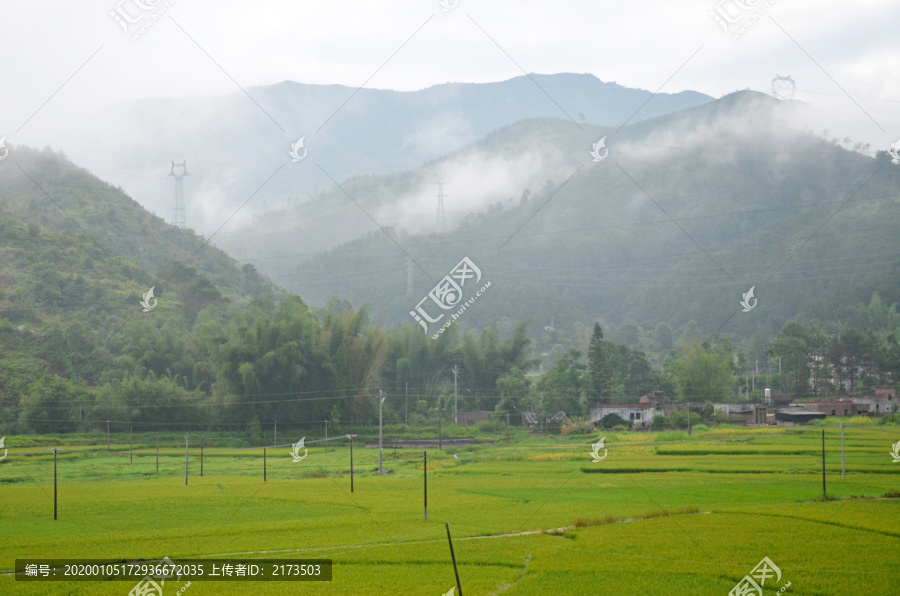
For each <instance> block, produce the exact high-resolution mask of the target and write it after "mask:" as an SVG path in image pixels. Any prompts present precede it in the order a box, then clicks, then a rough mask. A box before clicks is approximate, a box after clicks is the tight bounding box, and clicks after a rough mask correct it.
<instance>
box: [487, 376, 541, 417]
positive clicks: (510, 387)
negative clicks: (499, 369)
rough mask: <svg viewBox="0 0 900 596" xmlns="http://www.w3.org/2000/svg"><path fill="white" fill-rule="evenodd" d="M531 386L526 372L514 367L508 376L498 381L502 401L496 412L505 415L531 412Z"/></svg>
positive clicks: (495, 409)
mask: <svg viewBox="0 0 900 596" xmlns="http://www.w3.org/2000/svg"><path fill="white" fill-rule="evenodd" d="M531 385H532V382H531V379H529V378H528V377H527V376H525V371H523V370H522V369H520V368H518V367H513V368H512V370H510V371H509V372H508V373H507V374H506V375H504V376H502V377H500V378H499V379H497V389H499V390H500V401H499V402H497V407H496V408H494V411H495V412H496V413H498V414H503V415H505V414H512V413H515V412H522V411H526V410H531V409H532V404H531V399H530V394H531Z"/></svg>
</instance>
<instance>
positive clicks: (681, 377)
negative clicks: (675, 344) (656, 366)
mask: <svg viewBox="0 0 900 596" xmlns="http://www.w3.org/2000/svg"><path fill="white" fill-rule="evenodd" d="M730 367H731V357H730V355H726V354H722V353H719V352H717V351H714V350H713V349H711V348H710V346H708V345H707V344H705V343H704V344H703V345H701V346H696V345H684V344H683V343H682V350H681V351H674V350H673V353H671V354H670V355H669V357H668V358H667V362H666V369H667V371H668V372H669V373H670V374H671V375H672V377H673V378H674V379H675V385H676V389H677V392H678V396H679V398H680V399H681V400H682V401H692V402H693V401H716V400H720V399H721V398H722V397H723V396H724V395H725V394H726V393H728V392H729V391H730V389H731V386H732V384H733V383H734V377H733V376H732V374H731V372H730Z"/></svg>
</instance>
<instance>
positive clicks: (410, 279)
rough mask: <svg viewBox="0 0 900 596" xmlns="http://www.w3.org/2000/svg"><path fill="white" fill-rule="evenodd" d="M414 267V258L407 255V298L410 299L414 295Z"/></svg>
mask: <svg viewBox="0 0 900 596" xmlns="http://www.w3.org/2000/svg"><path fill="white" fill-rule="evenodd" d="M413 291H414V288H413V267H412V259H411V258H410V257H406V298H407V299H409V298H410V297H411V296H412V295H413Z"/></svg>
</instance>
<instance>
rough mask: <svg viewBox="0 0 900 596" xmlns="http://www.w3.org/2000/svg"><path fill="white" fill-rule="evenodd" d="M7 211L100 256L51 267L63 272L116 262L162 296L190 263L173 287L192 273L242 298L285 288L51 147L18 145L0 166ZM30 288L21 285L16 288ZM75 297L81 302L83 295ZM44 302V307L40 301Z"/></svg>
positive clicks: (0, 210) (2, 210)
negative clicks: (169, 281) (75, 264)
mask: <svg viewBox="0 0 900 596" xmlns="http://www.w3.org/2000/svg"><path fill="white" fill-rule="evenodd" d="M0 214H2V215H3V216H4V217H5V218H7V219H8V220H9V221H12V222H15V223H16V225H19V226H25V227H27V228H28V229H29V230H33V235H39V234H44V235H47V236H48V237H51V236H52V237H53V238H59V239H62V240H60V242H61V243H63V244H64V243H65V242H69V243H71V244H72V245H73V246H78V247H80V248H78V249H77V251H76V252H85V250H86V249H85V248H84V247H87V246H90V247H91V248H90V253H91V255H92V256H91V258H89V259H87V262H86V263H83V264H82V265H83V266H84V267H85V270H83V271H77V272H76V271H70V270H67V269H65V268H64V265H63V264H62V263H56V262H54V261H53V260H50V261H48V263H47V264H46V265H47V266H48V267H50V268H60V271H59V272H58V273H59V274H61V275H71V274H75V273H77V274H79V275H82V276H86V277H87V278H89V277H90V275H91V274H90V271H91V267H92V265H91V264H90V262H91V261H93V260H96V259H104V260H108V261H114V262H115V263H116V267H121V268H122V269H123V270H124V271H126V277H128V276H130V279H131V280H132V282H134V283H139V284H140V286H139V287H140V288H142V289H141V291H142V292H144V291H146V290H147V289H149V287H150V286H152V285H156V286H157V290H156V295H157V296H160V295H161V294H162V293H163V292H165V291H166V290H167V288H166V287H165V283H164V282H165V280H166V279H168V278H169V277H171V276H172V275H173V274H175V273H176V270H178V269H179V268H180V267H181V265H183V264H186V267H183V268H182V270H181V272H180V273H179V274H178V275H176V276H175V277H174V278H173V284H177V283H178V281H179V280H180V279H181V278H182V277H185V276H187V277H186V278H193V277H195V276H197V275H198V274H200V275H204V276H206V278H208V280H209V282H211V283H212V284H213V285H214V286H215V287H216V288H217V289H218V290H219V291H221V292H222V294H223V295H224V296H225V297H227V298H229V299H231V300H234V301H237V302H246V301H248V300H250V299H252V298H253V297H255V296H259V295H261V294H263V293H266V292H273V293H278V292H279V291H280V290H279V289H278V288H276V287H275V286H274V285H273V284H272V283H271V282H270V281H269V280H267V279H265V278H264V277H263V276H261V275H260V274H259V273H257V272H256V271H255V269H254V268H253V266H252V265H241V264H240V263H237V262H236V261H234V260H233V259H232V258H230V257H229V256H228V255H227V254H225V253H224V252H223V251H221V250H219V249H218V248H216V247H215V246H211V245H209V244H207V245H206V246H203V244H204V240H203V239H202V238H200V237H197V236H196V235H195V234H194V233H193V231H192V230H189V229H185V230H179V229H177V228H174V227H172V226H171V225H169V224H168V223H166V222H165V221H163V220H162V219H160V218H159V217H156V216H154V215H153V214H151V213H148V212H147V211H146V210H145V209H143V208H142V207H141V206H140V205H139V204H138V203H137V202H136V201H134V200H133V199H132V198H131V197H129V196H128V195H126V194H125V193H123V192H122V191H121V190H120V189H117V188H114V187H112V186H110V185H109V184H107V183H106V182H103V181H101V180H99V179H97V178H96V177H95V176H94V175H92V174H91V173H89V172H87V171H86V170H84V169H82V168H80V167H78V166H76V165H74V164H73V163H71V162H70V161H68V160H67V159H66V158H65V157H64V156H62V155H60V154H57V153H53V152H52V151H49V150H44V151H41V152H38V151H35V150H33V149H29V148H27V147H15V148H14V152H13V153H12V154H11V156H10V159H6V160H4V161H3V163H2V164H0ZM65 239H68V240H65ZM13 244H15V243H13ZM82 265H80V266H82ZM11 271H13V272H15V273H16V275H21V274H26V275H27V273H28V268H27V267H26V268H25V269H24V270H23V269H22V268H21V267H18V268H16V267H13V268H12V269H11ZM129 272H130V273H129ZM20 281H21V280H20ZM27 285H28V284H27V283H15V284H13V287H27ZM13 296H14V294H10V295H8V296H7V298H11V297H13ZM19 298H21V296H20V297H19ZM67 300H71V301H73V303H80V302H79V301H80V300H81V297H79V296H69V297H67ZM25 303H26V304H30V302H29V301H25ZM136 304H137V303H136V302H134V303H133V304H131V303H129V306H134V305H136ZM36 307H37V308H38V310H40V303H39V301H38V303H37V306H36Z"/></svg>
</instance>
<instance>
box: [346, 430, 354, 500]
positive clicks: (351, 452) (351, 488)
mask: <svg viewBox="0 0 900 596" xmlns="http://www.w3.org/2000/svg"><path fill="white" fill-rule="evenodd" d="M353 436H354V435H347V438H348V439H350V492H351V493H352V492H353Z"/></svg>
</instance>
